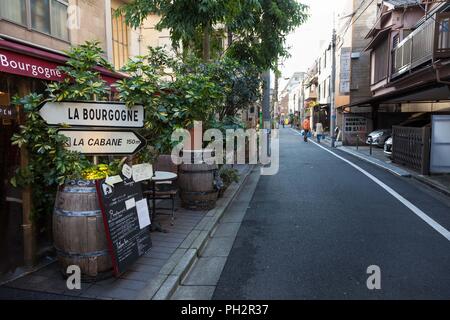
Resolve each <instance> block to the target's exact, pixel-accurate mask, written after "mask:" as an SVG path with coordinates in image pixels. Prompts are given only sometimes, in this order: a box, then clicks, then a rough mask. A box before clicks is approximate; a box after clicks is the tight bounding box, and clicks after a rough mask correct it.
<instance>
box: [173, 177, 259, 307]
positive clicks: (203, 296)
mask: <svg viewBox="0 0 450 320" xmlns="http://www.w3.org/2000/svg"><path fill="white" fill-rule="evenodd" d="M259 176H260V172H259V170H257V169H255V170H254V171H253V172H252V173H251V174H250V176H249V177H248V179H247V182H246V183H245V185H244V188H245V190H246V191H245V192H241V193H239V194H238V195H237V196H236V199H235V200H234V201H233V203H232V204H231V205H230V207H229V209H228V210H227V211H226V212H225V214H224V215H223V217H222V218H221V219H220V222H219V224H218V225H217V227H216V229H215V230H214V232H213V233H212V234H211V237H210V239H209V241H208V243H207V244H206V246H205V248H204V249H203V250H201V251H200V252H199V254H198V259H196V260H195V262H194V263H193V266H192V268H191V269H190V270H189V272H188V273H187V274H186V276H185V277H184V278H183V279H181V281H180V285H179V286H178V287H177V289H176V291H175V292H174V294H173V295H172V296H171V297H170V299H172V300H211V298H212V296H213V294H214V291H215V289H216V286H217V283H218V281H219V279H220V276H221V274H222V271H223V268H224V266H225V263H226V261H227V258H228V255H229V254H230V252H231V249H232V248H233V244H234V242H235V240H236V236H237V234H238V231H239V229H240V227H241V223H242V221H243V219H244V217H245V214H246V212H247V209H248V208H249V206H250V201H251V200H252V198H253V194H254V192H255V190H256V186H257V184H258V181H259Z"/></svg>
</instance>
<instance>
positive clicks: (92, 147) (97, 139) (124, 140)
mask: <svg viewBox="0 0 450 320" xmlns="http://www.w3.org/2000/svg"><path fill="white" fill-rule="evenodd" d="M58 133H60V134H62V135H65V136H66V137H68V138H69V141H68V142H67V145H66V146H65V147H66V149H68V150H70V151H75V152H80V153H83V154H87V155H104V154H109V155H131V154H135V153H136V152H138V151H139V150H141V149H142V148H143V147H145V145H146V141H145V139H144V138H143V137H141V136H140V135H138V134H137V133H135V132H133V131H102V130H92V131H89V130H86V131H84V130H59V131H58Z"/></svg>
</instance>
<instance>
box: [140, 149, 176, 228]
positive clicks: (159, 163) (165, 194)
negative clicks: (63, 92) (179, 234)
mask: <svg viewBox="0 0 450 320" xmlns="http://www.w3.org/2000/svg"><path fill="white" fill-rule="evenodd" d="M153 168H154V170H155V171H166V172H172V173H175V174H177V175H178V165H176V164H174V163H173V162H172V156H170V155H161V156H159V157H158V159H157V160H156V163H155V164H154V166H153ZM155 188H156V190H155V197H154V199H155V200H171V201H172V206H171V208H164V207H162V208H159V210H169V211H171V213H170V214H165V213H161V214H162V215H171V217H172V221H171V225H172V226H173V225H174V222H175V211H176V210H175V199H176V196H177V195H178V185H177V181H162V182H157V183H155ZM144 195H145V196H146V198H147V200H148V201H149V202H150V201H152V200H153V189H152V188H151V187H150V188H148V189H147V190H146V191H145V192H144ZM157 209H158V208H153V212H154V214H155V215H156V214H157V213H156V210H157Z"/></svg>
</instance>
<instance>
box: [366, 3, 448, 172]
mask: <svg viewBox="0 0 450 320" xmlns="http://www.w3.org/2000/svg"><path fill="white" fill-rule="evenodd" d="M449 22H450V3H448V2H442V1H422V2H417V1H408V0H404V1H382V3H381V4H380V7H379V11H378V21H377V24H375V25H374V27H373V29H372V30H371V31H370V32H369V33H368V35H367V38H369V39H370V40H371V43H370V45H369V46H368V48H367V50H368V51H369V52H370V54H371V57H372V59H371V91H372V93H373V97H372V98H371V99H370V101H369V103H371V104H372V105H373V106H374V113H375V118H376V120H377V121H376V122H375V124H376V125H377V127H388V128H392V132H393V133H392V136H393V143H394V145H393V151H394V152H393V158H394V161H395V162H398V163H401V164H404V165H406V166H409V167H411V168H412V169H415V170H418V171H421V172H422V173H423V174H429V173H430V172H431V173H442V172H450V139H449V138H448V137H449V129H448V128H450V120H449V119H450V91H449V87H448V86H449V84H450V81H449V80H450V67H449V63H450V40H449V39H450V37H449V34H450V33H449Z"/></svg>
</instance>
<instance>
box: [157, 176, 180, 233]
mask: <svg viewBox="0 0 450 320" xmlns="http://www.w3.org/2000/svg"><path fill="white" fill-rule="evenodd" d="M177 178H178V175H177V174H176V173H173V172H166V171H155V173H154V175H153V177H152V180H151V182H152V193H153V197H152V214H151V220H152V227H151V231H157V232H163V233H167V232H168V231H167V230H165V229H163V227H162V226H161V224H160V223H159V222H158V221H157V220H156V218H157V215H158V214H157V212H156V183H158V182H171V181H175V180H176V179H177Z"/></svg>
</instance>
